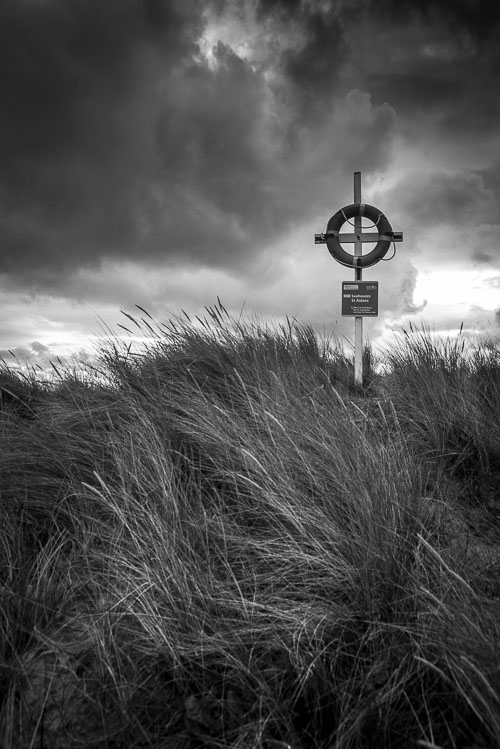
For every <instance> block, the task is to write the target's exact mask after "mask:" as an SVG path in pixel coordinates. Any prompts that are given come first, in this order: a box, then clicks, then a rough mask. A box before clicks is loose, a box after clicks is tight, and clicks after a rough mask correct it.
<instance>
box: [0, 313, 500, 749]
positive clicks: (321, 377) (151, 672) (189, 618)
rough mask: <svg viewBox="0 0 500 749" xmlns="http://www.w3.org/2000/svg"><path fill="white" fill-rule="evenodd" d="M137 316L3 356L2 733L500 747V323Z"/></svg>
mask: <svg viewBox="0 0 500 749" xmlns="http://www.w3.org/2000/svg"><path fill="white" fill-rule="evenodd" d="M127 318H128V319H127V326H128V327H129V328H132V327H133V328H134V330H136V331H137V330H139V331H140V332H141V335H142V336H144V337H146V338H148V340H149V343H148V345H147V346H146V350H145V351H143V352H142V353H140V354H136V353H134V352H133V351H132V350H131V349H130V347H126V346H124V345H123V344H120V343H119V341H118V340H113V339H111V338H110V339H109V341H108V344H107V345H106V346H105V348H104V349H103V350H102V352H101V359H100V363H99V364H98V366H97V367H96V368H95V369H94V370H92V369H89V368H87V369H86V370H85V372H84V371H82V372H81V373H79V372H77V371H74V370H73V371H71V372H64V371H62V370H61V369H59V371H58V374H57V377H56V378H55V379H53V380H52V381H51V383H42V382H39V381H38V380H37V379H36V378H32V379H31V380H29V379H28V380H26V379H23V378H22V376H21V375H20V374H19V373H17V372H13V371H10V370H7V369H6V370H5V371H2V373H0V374H1V383H2V394H3V393H4V392H7V391H8V392H12V393H15V397H14V398H13V399H12V398H11V399H10V400H9V398H10V396H9V397H7V398H6V399H5V398H4V396H2V397H3V398H4V399H3V400H2V403H1V410H0V430H1V436H2V451H1V453H0V474H1V475H0V479H1V484H0V486H1V490H0V494H1V503H0V514H1V517H0V745H2V746H5V747H6V749H14V748H16V749H18V747H36V746H51V747H52V746H53V747H59V746H61V747H62V746H64V747H76V746H82V745H85V746H93V747H99V748H101V747H102V748H103V749H104V747H106V748H108V747H109V748H111V747H113V748H114V747H123V746H127V747H146V746H149V747H167V746H168V747H179V748H181V747H182V748H185V749H191V748H193V749H194V748H195V747H204V746H209V747H221V748H226V747H227V748H229V747H231V748H233V749H236V748H237V747H241V748H243V747H245V749H246V748H247V747H255V748H256V749H257V748H259V747H262V749H264V748H265V749H273V748H278V747H283V748H284V747H293V749H309V748H311V749H312V748H313V747H315V748H316V747H320V748H321V747H324V748H325V749H326V748H327V747H333V746H334V747H338V748H339V749H350V748H351V747H352V748H354V747H356V749H358V748H360V749H363V748H366V749H368V748H369V747H373V746H380V747H401V748H403V747H408V746H415V747H453V748H456V749H458V748H459V747H468V746H474V745H475V746H481V747H497V746H498V745H500V709H499V704H498V702H499V696H500V681H499V673H500V658H499V648H498V644H497V643H498V642H499V634H500V632H499V629H500V625H499V621H500V619H499V613H500V588H499V586H498V583H497V579H498V571H499V569H500V568H499V563H500V562H499V557H498V539H499V525H498V518H497V501H498V500H497V497H498V496H499V495H498V492H497V489H498V488H499V486H500V484H498V483H497V482H498V479H499V476H500V469H499V465H500V463H499V461H498V457H499V434H498V430H497V427H496V426H495V424H496V423H497V422H498V419H497V418H496V416H497V415H498V414H497V410H498V408H499V404H500V385H499V383H500V378H499V368H500V362H499V355H498V347H497V346H496V344H495V343H491V342H490V343H489V344H481V345H478V346H477V347H476V348H475V349H473V350H471V349H468V350H467V351H466V350H465V348H466V347H465V346H462V341H461V339H457V340H456V341H453V342H450V341H444V340H439V339H436V338H435V337H434V336H431V335H430V333H429V332H428V331H425V330H422V331H418V330H416V329H415V328H412V329H411V330H410V332H407V334H406V335H404V339H403V340H401V342H400V343H399V344H397V345H395V346H393V347H392V348H391V349H390V350H388V351H387V352H385V354H384V357H383V362H382V364H383V369H382V371H383V372H384V374H377V375H376V374H374V373H373V371H370V372H369V373H368V374H369V375H370V376H369V378H368V380H367V381H366V387H365V388H364V389H362V390H360V391H358V390H356V388H354V386H353V384H352V362H351V361H350V359H349V357H347V356H346V355H345V353H344V351H343V350H342V347H341V346H340V345H339V344H338V343H336V342H335V341H333V340H323V339H320V338H318V337H317V336H316V334H315V332H314V330H313V329H312V328H310V327H308V326H301V325H300V324H299V323H297V322H296V321H293V320H289V321H287V322H286V323H285V324H283V325H277V326H272V325H267V324H262V323H258V322H255V321H251V320H250V321H248V320H243V319H241V318H237V319H234V318H232V317H231V316H230V315H229V314H228V313H227V311H226V310H225V308H224V307H223V306H222V304H221V303H220V302H219V303H218V304H217V305H215V306H214V307H212V308H209V309H207V311H206V316H205V317H203V318H202V317H200V318H196V319H191V318H189V317H188V316H187V315H186V314H183V315H181V316H179V317H178V318H175V319H171V320H169V321H167V322H166V323H157V322H155V321H154V320H153V319H152V318H151V316H150V315H149V313H147V311H145V310H142V309H141V308H138V315H137V317H134V316H132V315H128V314H127ZM371 356H372V355H371V352H369V351H368V352H367V353H365V362H369V360H370V357H371ZM21 402H22V403H23V404H24V405H23V407H22V408H19V407H18V403H21ZM26 404H28V409H29V410H28V411H26V407H25V406H26Z"/></svg>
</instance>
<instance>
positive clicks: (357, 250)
mask: <svg viewBox="0 0 500 749" xmlns="http://www.w3.org/2000/svg"><path fill="white" fill-rule="evenodd" d="M354 202H355V203H357V204H358V205H360V203H361V172H354ZM362 221H363V219H362V218H361V216H355V218H354V234H355V236H356V239H355V242H354V257H361V255H362V254H363V242H362V239H361V232H362V230H363V223H362ZM362 278H363V269H362V268H361V266H357V267H355V268H354V280H355V281H361V280H362ZM354 382H355V383H356V385H360V386H361V385H363V318H362V317H355V318H354Z"/></svg>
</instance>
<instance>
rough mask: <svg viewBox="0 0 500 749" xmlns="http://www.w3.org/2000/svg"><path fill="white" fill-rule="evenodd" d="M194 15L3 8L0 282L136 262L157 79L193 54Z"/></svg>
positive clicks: (162, 9) (182, 9) (62, 6)
mask: <svg viewBox="0 0 500 749" xmlns="http://www.w3.org/2000/svg"><path fill="white" fill-rule="evenodd" d="M193 7H194V5H193V4H192V3H189V2H187V3H186V2H182V3H181V2H179V3H175V2H170V3H162V2H159V1H158V0H146V1H145V2H141V1H140V0H123V1H122V2H113V1H112V2H106V3H103V2H101V0H85V1H84V0H47V2H43V3H42V2H37V1H36V0H23V1H19V0H7V2H3V3H2V4H1V5H0V97H1V101H2V109H1V113H0V160H1V163H2V169H1V172H0V237H1V241H2V252H1V253H0V271H3V272H6V273H9V274H12V275H13V276H14V277H16V276H21V277H23V278H28V279H29V278H30V277H31V278H33V279H35V278H36V279H37V280H38V282H40V281H41V283H42V285H43V279H42V278H41V275H40V274H44V275H45V276H47V279H48V278H49V277H50V276H51V275H53V274H54V272H55V271H57V272H58V273H60V274H62V275H64V273H65V271H66V270H69V269H70V268H72V267H74V266H75V265H76V266H77V265H79V264H80V263H86V262H92V260H93V259H94V257H96V256H98V255H100V254H101V253H102V254H106V253H113V252H119V251H120V250H121V249H122V248H124V249H125V251H127V249H129V250H130V244H131V238H132V239H133V237H134V234H135V225H134V212H135V210H136V206H137V203H138V202H139V201H140V199H141V197H142V195H141V191H142V190H143V183H142V180H143V179H144V178H145V177H149V172H150V170H151V168H152V165H153V163H154V157H155V154H154V141H153V138H152V122H153V121H154V117H155V114H156V112H155V106H156V104H155V98H154V97H155V93H156V89H157V86H158V85H159V71H160V70H161V68H162V66H166V67H168V66H171V65H172V64H174V63H175V62H176V61H178V60H182V59H183V58H185V57H190V56H191V55H192V54H193V53H194V52H195V51H196V46H195V43H194V42H195V39H196V37H197V35H198V33H199V30H200V28H201V21H200V18H199V13H197V12H195V11H194V10H193V9H192V8H193Z"/></svg>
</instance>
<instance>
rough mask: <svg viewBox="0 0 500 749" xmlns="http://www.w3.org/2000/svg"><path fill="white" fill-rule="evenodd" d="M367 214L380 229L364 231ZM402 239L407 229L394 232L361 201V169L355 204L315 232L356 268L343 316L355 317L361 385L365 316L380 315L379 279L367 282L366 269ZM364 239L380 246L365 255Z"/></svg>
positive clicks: (337, 257)
mask: <svg viewBox="0 0 500 749" xmlns="http://www.w3.org/2000/svg"><path fill="white" fill-rule="evenodd" d="M363 216H365V217H366V218H367V219H370V220H371V221H372V222H373V226H372V227H370V228H372V229H373V228H376V230H377V231H376V232H370V231H368V232H364V231H363ZM350 218H354V232H352V233H349V232H347V233H342V232H341V231H340V230H341V228H342V227H343V225H344V224H345V223H346V222H348V223H351V221H349V219H350ZM351 225H352V224H351ZM402 241H403V232H401V231H393V229H392V226H391V224H390V223H389V221H388V219H387V216H385V214H384V213H382V211H380V210H379V209H378V208H376V207H375V206H373V205H368V204H363V203H362V202H361V172H354V203H351V204H350V205H346V206H344V208H341V209H340V210H339V211H337V212H336V213H334V215H333V216H332V217H331V218H330V220H329V221H328V224H327V227H326V232H322V233H321V234H315V235H314V244H326V245H327V247H328V252H329V253H330V255H331V256H332V257H333V258H334V260H336V261H337V262H338V263H340V264H341V265H343V266H345V267H347V268H354V283H353V282H352V281H343V282H342V315H343V316H347V317H354V382H355V384H356V385H358V386H359V385H361V386H362V385H363V317H376V316H377V315H378V281H363V280H362V274H363V268H369V267H371V266H372V265H375V264H376V263H378V262H379V260H385V259H386V258H385V255H386V254H387V251H388V250H389V247H390V246H391V244H393V246H394V253H393V255H392V257H394V255H395V254H396V242H402ZM344 242H347V243H351V244H354V254H353V255H351V254H350V253H349V252H347V251H346V250H345V249H344V248H343V247H342V243H344ZM363 242H376V245H375V247H374V248H373V249H372V250H370V252H368V253H366V254H365V255H363ZM390 259H392V258H389V260H390Z"/></svg>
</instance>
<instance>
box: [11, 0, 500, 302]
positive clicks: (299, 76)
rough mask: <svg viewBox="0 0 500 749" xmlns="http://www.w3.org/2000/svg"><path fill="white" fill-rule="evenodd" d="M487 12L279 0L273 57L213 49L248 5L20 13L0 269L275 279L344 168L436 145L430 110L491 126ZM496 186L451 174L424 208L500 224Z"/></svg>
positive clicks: (457, 5) (36, 277)
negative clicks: (272, 253) (286, 243)
mask: <svg viewBox="0 0 500 749" xmlns="http://www.w3.org/2000/svg"><path fill="white" fill-rule="evenodd" d="M478 5H479V6H480V7H481V3H479V4H478V3H467V2H465V0H464V2H453V3H451V2H450V3H444V2H442V3H439V2H434V3H430V2H426V3H423V4H422V5H421V6H419V7H418V8H417V9H415V8H414V7H413V4H410V3H409V2H402V3H396V2H395V0H394V2H385V0H381V1H380V2H374V1H373V2H366V1H363V0H350V1H349V0H346V1H345V2H340V0H339V2H320V1H319V0H318V1H317V2H315V1H313V0H311V1H309V2H305V1H304V0H303V1H302V2H299V0H295V1H288V2H287V1H286V0H260V2H259V3H258V4H257V7H256V12H255V13H256V15H255V18H256V22H257V24H260V29H261V31H262V32H264V30H265V32H266V34H267V33H269V34H270V36H269V41H268V42H266V43H267V44H268V47H267V51H266V54H265V55H263V59H262V60H260V61H259V64H254V63H253V62H252V60H250V59H244V54H243V53H241V54H238V53H237V51H235V50H234V49H232V48H231V46H230V45H229V44H228V43H222V42H219V43H216V46H215V48H214V49H213V51H212V54H211V57H210V59H209V60H207V59H206V58H204V56H203V55H202V53H201V47H200V46H199V45H200V44H201V43H202V36H203V32H204V28H205V24H206V22H207V18H209V17H210V13H209V12H208V11H210V12H211V13H212V14H213V17H214V18H217V17H219V18H221V17H223V16H224V14H229V13H230V12H233V13H237V12H239V9H238V10H237V11H235V10H234V8H235V6H233V4H232V3H231V2H229V1H228V2H224V1H223V0H210V2H206V3H200V2H198V1H197V0H107V1H106V2H104V0H44V1H43V2H42V0H4V2H2V3H1V4H0V97H1V102H2V109H1V111H0V159H1V171H0V242H1V252H0V273H3V274H5V275H7V276H8V277H9V278H10V279H11V281H12V282H13V283H18V284H19V285H21V286H22V285H30V286H35V287H38V288H42V289H48V290H54V289H58V288H62V287H63V286H64V284H65V283H67V282H68V278H69V277H70V276H71V275H72V274H75V273H76V272H77V271H78V269H79V268H82V267H84V266H88V267H90V268H94V269H95V268H96V267H99V263H100V262H101V261H102V260H103V259H112V260H113V259H120V258H125V259H127V258H128V259H131V260H132V261H134V262H138V263H139V262H141V261H144V262H147V263H151V264H154V263H155V262H156V261H157V260H159V259H160V260H162V261H163V260H165V259H170V260H171V262H172V264H177V265H180V264H183V265H190V264H191V265H196V266H199V265H204V266H211V267H213V268H227V269H228V270H229V272H231V271H232V272H234V273H235V274H237V275H240V276H243V275H244V273H245V272H247V271H252V269H255V268H258V263H259V253H260V252H261V251H265V249H266V248H267V247H268V246H269V245H270V244H271V243H272V242H273V240H276V239H277V238H278V237H280V236H281V235H284V234H285V233H286V232H287V231H290V229H291V227H292V226H294V225H297V224H298V223H299V222H301V221H303V220H304V219H305V218H307V217H310V215H311V211H315V210H316V208H315V207H316V206H318V207H321V206H322V205H323V204H324V203H325V200H326V198H325V197H324V192H325V189H324V188H325V186H328V189H329V190H330V189H331V184H332V182H333V180H334V179H336V178H337V176H338V175H339V174H340V175H344V174H348V173H351V174H352V171H353V170H355V169H356V170H358V169H361V170H362V171H363V172H364V174H366V173H369V172H375V171H377V170H380V169H383V168H384V167H386V165H387V164H388V163H389V162H390V158H391V153H392V146H393V142H394V138H395V135H396V131H397V128H398V127H399V128H402V130H403V132H405V128H406V131H411V130H412V128H413V132H414V133H418V132H422V133H425V132H427V131H426V128H427V125H425V126H421V124H420V123H419V120H418V117H417V118H414V117H412V113H415V112H417V114H418V115H419V116H420V114H421V113H422V112H423V111H425V112H436V111H437V112H438V116H437V119H436V122H437V124H436V125H435V127H436V128H437V129H438V130H439V128H441V130H442V131H443V132H444V131H445V130H446V131H447V132H450V133H451V132H452V133H453V135H454V137H455V136H456V137H458V136H459V135H460V134H461V133H465V132H467V133H469V132H471V129H473V128H474V127H477V128H478V130H479V131H480V132H484V133H486V132H487V131H488V128H489V129H490V130H491V124H492V122H494V121H495V120H496V119H498V116H499V113H498V109H497V107H498V104H497V100H498V97H497V96H493V91H494V86H495V85H496V82H495V77H494V75H489V71H490V67H491V65H490V64H491V60H492V59H493V56H494V55H495V54H498V53H496V52H495V45H494V43H493V38H494V35H493V34H492V33H491V28H493V27H494V26H495V24H496V23H497V21H498V15H499V13H498V11H497V10H496V4H492V6H491V8H489V6H488V8H489V11H490V12H489V16H488V17H489V22H488V23H485V22H484V20H482V19H478V18H476V17H475V15H474V14H473V13H472V10H471V9H472V7H473V6H474V7H476V6H478ZM487 5H488V4H485V6H484V9H486V8H487ZM243 6H244V7H245V8H247V10H248V8H250V6H251V4H250V3H248V4H247V3H243V4H242V6H241V7H243ZM249 12H250V11H249ZM217 14H218V15H217ZM473 16H474V17H473ZM253 20H255V19H253ZM398 24H399V25H398ZM270 29H271V31H269V30H270ZM404 29H406V31H404ZM404 33H405V34H406V36H404ZM427 36H428V37H429V40H430V43H429V44H428V45H427V46H426V45H425V44H424V42H425V40H426V38H427ZM266 38H267V37H266ZM283 40H284V41H283ZM287 40H288V41H289V43H284V42H287ZM290 40H292V41H290ZM216 42H217V40H216ZM479 42H481V44H479ZM259 43H262V44H264V43H263V42H259ZM363 45H364V46H363ZM266 55H267V56H266ZM488 76H489V77H488ZM480 84H481V85H480ZM480 91H481V92H482V93H481V94H480V93H479V92H480ZM485 92H486V93H488V94H490V95H489V96H486V97H485V96H484V93H485ZM469 100H470V101H472V102H473V106H472V107H471V106H469V105H468V102H469ZM415 119H416V122H417V124H415ZM478 123H479V124H478ZM415 137H418V135H416V136H415ZM424 182H425V179H424ZM459 182H460V180H459ZM450 187H451V196H452V197H451V198H450V197H449V195H448V192H447V191H448V189H449V188H450ZM469 189H471V190H472V195H473V197H472V203H471V202H470V199H469V198H468V197H467V195H466V194H465V193H467V190H469ZM463 191H465V193H464V192H463ZM486 193H487V190H484V189H482V188H480V187H479V186H478V184H476V183H475V182H474V180H472V182H471V181H469V182H467V180H466V181H465V183H464V184H463V185H462V186H460V184H458V183H457V184H452V185H450V184H449V183H448V182H446V181H444V182H443V181H442V182H439V180H438V183H437V184H432V185H425V189H424V190H423V191H422V192H421V194H419V195H414V196H413V197H414V198H415V201H416V204H417V207H418V206H420V207H421V210H422V211H424V212H425V211H426V210H427V208H426V206H425V200H427V196H428V195H433V196H434V198H435V200H436V201H437V205H439V206H440V209H442V211H443V215H444V216H445V217H448V218H449V219H450V220H454V219H455V217H456V215H458V217H459V219H460V218H461V217H463V215H464V213H466V212H467V211H469V208H470V206H472V208H471V210H472V209H474V210H475V209H476V208H478V207H479V208H481V210H483V209H484V210H483V214H482V215H483V216H484V220H488V219H487V209H488V210H489V208H491V206H490V204H489V203H488V195H487V194H486ZM474 200H475V201H476V202H475V203H474ZM435 206H436V203H434V202H433V203H432V206H430V207H432V208H435ZM457 206H459V207H460V210H459V211H458V214H456V211H455V209H456V208H457ZM318 210H319V208H318Z"/></svg>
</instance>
